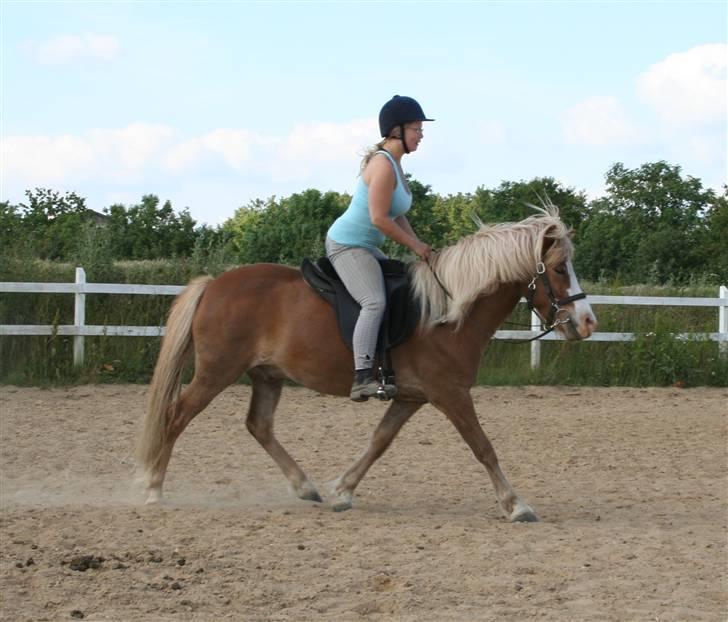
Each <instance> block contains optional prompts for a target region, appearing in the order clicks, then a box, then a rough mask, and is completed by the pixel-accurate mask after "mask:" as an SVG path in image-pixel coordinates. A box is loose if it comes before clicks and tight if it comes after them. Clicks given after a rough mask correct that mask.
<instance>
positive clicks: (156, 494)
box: [144, 490, 164, 505]
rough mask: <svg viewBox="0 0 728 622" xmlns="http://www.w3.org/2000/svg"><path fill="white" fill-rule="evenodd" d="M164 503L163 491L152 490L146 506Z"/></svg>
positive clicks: (145, 503)
mask: <svg viewBox="0 0 728 622" xmlns="http://www.w3.org/2000/svg"><path fill="white" fill-rule="evenodd" d="M162 503H164V497H163V496H162V491H161V490H151V491H149V494H148V495H147V500H146V501H145V502H144V505H161V504H162Z"/></svg>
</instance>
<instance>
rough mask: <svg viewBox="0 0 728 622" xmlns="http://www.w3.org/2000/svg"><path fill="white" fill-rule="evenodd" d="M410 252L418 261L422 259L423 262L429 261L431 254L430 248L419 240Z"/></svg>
mask: <svg viewBox="0 0 728 622" xmlns="http://www.w3.org/2000/svg"><path fill="white" fill-rule="evenodd" d="M412 250H413V251H414V252H415V254H416V255H417V256H418V257H419V258H420V259H424V260H425V261H428V260H429V259H430V254H431V253H432V247H431V246H430V245H429V244H425V243H424V242H420V241H419V240H417V245H416V246H415V248H413V249H412Z"/></svg>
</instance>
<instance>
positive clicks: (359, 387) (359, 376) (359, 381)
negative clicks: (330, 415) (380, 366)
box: [350, 369, 397, 402]
mask: <svg viewBox="0 0 728 622" xmlns="http://www.w3.org/2000/svg"><path fill="white" fill-rule="evenodd" d="M396 394H397V387H395V386H394V385H393V384H387V385H384V386H383V387H382V386H381V384H380V382H379V380H377V379H376V378H375V377H374V371H373V370H372V369H355V370H354V384H353V385H352V387H351V394H350V397H351V399H352V400H353V401H355V402H366V401H367V400H368V399H369V398H370V397H378V398H380V399H383V400H390V399H392V398H393V397H394V396H395V395H396Z"/></svg>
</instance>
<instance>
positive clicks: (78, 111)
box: [0, 0, 728, 225]
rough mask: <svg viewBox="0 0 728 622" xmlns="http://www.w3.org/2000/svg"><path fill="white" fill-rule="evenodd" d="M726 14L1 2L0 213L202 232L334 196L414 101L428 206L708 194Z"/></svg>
mask: <svg viewBox="0 0 728 622" xmlns="http://www.w3.org/2000/svg"><path fill="white" fill-rule="evenodd" d="M727 7H728V3H726V2H724V1H722V0H721V1H718V2H701V1H700V0H690V1H686V2H668V1H662V2H646V1H645V2H619V1H614V0H612V1H608V0H605V1H601V2H580V1H576V0H574V1H571V2H556V1H542V2H519V1H517V0H512V1H510V2H457V1H456V0H449V1H447V2H377V1H367V2H214V1H210V2H143V3H142V2H112V1H105V2H62V1H55V2H32V1H22V2H13V1H10V0H2V3H1V10H2V15H1V16H0V17H1V21H2V23H1V25H0V28H1V32H0V34H1V35H2V37H1V43H0V45H1V46H2V47H1V52H2V57H1V59H0V67H1V69H2V76H1V84H0V87H1V88H0V91H1V92H0V103H1V104H2V109H1V111H0V116H1V118H0V155H1V156H2V160H0V174H1V176H2V178H1V183H0V200H9V201H10V202H11V203H20V202H22V201H23V200H24V194H23V193H24V191H25V190H26V189H28V188H34V187H37V186H43V187H50V188H53V189H56V190H59V191H74V192H76V193H77V194H79V195H81V196H83V197H86V198H87V204H88V206H89V207H91V208H93V209H97V210H99V211H100V210H101V209H103V208H104V207H107V206H109V205H111V204H112V203H116V202H120V203H124V204H127V205H128V204H133V203H136V202H138V201H139V200H140V199H141V197H142V195H144V194H150V193H151V194H156V195H158V196H159V197H160V198H162V199H163V200H166V199H170V200H171V201H172V204H173V206H174V207H175V208H176V209H178V210H179V209H182V208H183V207H188V208H189V210H190V212H191V213H192V215H193V217H194V218H195V219H197V220H198V221H199V222H200V223H202V222H206V223H209V224H212V225H215V224H219V223H221V222H223V221H224V220H225V219H227V218H229V217H230V216H232V215H233V213H234V211H235V209H236V208H238V207H240V206H243V205H246V204H247V203H248V202H250V201H251V200H253V199H256V198H261V199H262V198H267V197H270V196H273V195H275V196H278V197H282V196H287V195H290V194H291V193H293V192H299V191H302V190H305V189H307V188H318V189H320V190H322V191H325V190H336V191H339V192H351V191H352V190H353V188H354V185H355V181H356V175H357V173H358V166H359V159H360V154H361V152H362V150H363V149H364V148H366V147H367V146H368V145H371V144H373V143H374V142H376V141H377V140H378V131H377V115H378V112H379V108H380V107H381V105H382V104H383V103H384V102H385V101H386V100H387V99H389V98H390V97H391V96H392V95H394V94H395V93H398V94H401V95H410V96H413V97H415V98H416V99H418V101H419V102H420V103H421V104H422V106H423V108H424V110H425V112H426V113H427V115H428V116H430V117H434V118H435V119H436V121H435V122H434V123H432V124H427V127H426V132H425V140H424V141H423V143H422V145H421V147H420V149H419V150H418V152H417V153H415V154H412V155H411V156H407V157H405V159H404V161H403V166H404V168H405V170H406V171H407V172H410V173H412V175H413V176H414V177H415V178H416V179H418V180H419V181H421V182H423V183H426V184H429V185H430V186H431V187H432V189H433V191H435V192H437V193H439V194H442V195H447V194H451V193H457V192H472V191H474V190H475V189H476V188H477V187H478V186H486V187H495V186H497V185H498V184H500V183H501V181H504V180H508V181H517V180H521V179H526V180H528V179H531V178H533V177H536V176H551V177H555V178H556V179H558V180H559V181H561V182H562V183H563V184H565V185H567V186H569V187H572V188H575V189H576V190H580V191H584V192H586V193H587V195H588V196H589V197H590V198H594V197H596V196H599V194H600V193H601V192H602V191H603V185H604V174H605V173H606V171H607V169H608V168H609V167H610V166H611V165H612V164H613V163H615V162H623V163H624V164H625V165H627V166H629V167H637V166H640V165H641V164H644V163H646V162H653V161H656V160H667V161H668V162H670V163H671V164H677V165H680V166H681V167H682V169H683V172H684V174H686V175H692V176H694V177H698V178H700V179H701V180H702V181H703V184H704V185H705V186H708V187H712V188H715V189H716V190H719V189H720V188H721V185H722V184H724V183H726V166H727V164H726V150H727V147H726V140H727V139H726V135H727V129H726V123H727V121H726V116H727V113H726V60H727V57H728V52H727V47H726V41H727V39H728V34H727V30H728V8H727Z"/></svg>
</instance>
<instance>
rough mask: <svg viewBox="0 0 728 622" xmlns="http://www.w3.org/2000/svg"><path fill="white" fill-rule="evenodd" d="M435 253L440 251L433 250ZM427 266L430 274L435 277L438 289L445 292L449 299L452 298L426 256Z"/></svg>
mask: <svg viewBox="0 0 728 622" xmlns="http://www.w3.org/2000/svg"><path fill="white" fill-rule="evenodd" d="M434 252H435V253H439V252H440V251H434ZM426 263H427V267H428V268H429V269H430V272H432V276H434V277H435V281H436V282H437V284H438V285H439V286H440V289H441V290H442V291H443V292H445V296H447V297H448V298H449V299H450V300H452V295H451V294H450V292H449V291H447V287H445V286H444V285H443V284H442V281H441V280H440V277H438V276H437V272H435V268H433V267H432V263H430V259H429V258H428V259H427V261H426Z"/></svg>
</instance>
